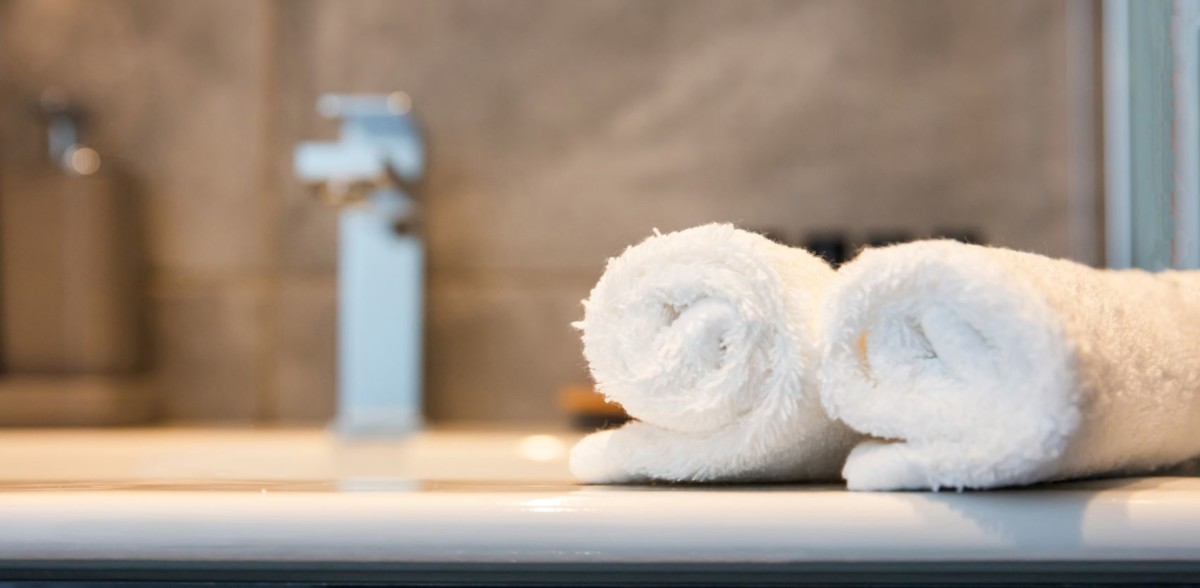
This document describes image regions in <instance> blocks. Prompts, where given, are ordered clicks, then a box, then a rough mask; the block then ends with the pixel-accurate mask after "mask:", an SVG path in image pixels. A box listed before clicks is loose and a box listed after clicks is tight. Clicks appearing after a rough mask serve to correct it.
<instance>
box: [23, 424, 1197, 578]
mask: <svg viewBox="0 0 1200 588" xmlns="http://www.w3.org/2000/svg"><path fill="white" fill-rule="evenodd" d="M531 439H532V440H531ZM572 439H573V438H572V437H571V436H530V435H527V434H522V433H503V432H496V433H486V432H473V433H468V432H461V433H433V434H427V435H423V436H421V437H417V438H414V439H412V440H410V441H409V442H407V443H402V444H398V445H397V444H374V445H371V446H358V447H347V446H342V445H339V444H337V443H333V442H331V441H330V440H328V439H327V438H326V437H325V436H324V434H322V433H319V432H313V431H292V432H258V433H254V432H202V431H164V432H109V433H83V432H73V433H62V432H58V433H50V432H47V433H43V432H30V433H2V434H0V560H8V561H12V560H58V559H61V560H79V559H85V560H94V559H101V560H103V559H114V560H126V561H133V560H141V561H153V560H166V561H201V562H203V561H327V562H537V563H551V562H577V563H578V562H583V563H587V562H710V563H711V562H737V563H768V562H792V563H794V562H847V561H851V562H853V561H859V562H889V561H976V562H978V561H1076V562H1078V561H1093V560H1109V561H1159V562H1161V561H1200V479H1197V478H1188V477H1158V478H1140V479H1124V480H1107V481H1093V482H1084V483H1073V484H1061V485H1052V486H1045V487H1040V488H1032V489H1023V490H1010V491H1002V492H976V493H963V494H958V493H945V492H943V493H937V494H933V493H876V494H866V493H850V492H846V491H845V490H843V489H842V488H840V487H833V486H768V487H716V488H710V487H649V488H636V487H630V488H606V487H581V486H577V485H574V484H572V483H571V482H570V480H569V479H568V478H567V476H566V470H565V466H564V462H563V457H564V456H563V454H562V453H561V450H562V449H564V448H565V446H566V444H567V443H569V442H570V441H571V440H572ZM556 448H557V449H556Z"/></svg>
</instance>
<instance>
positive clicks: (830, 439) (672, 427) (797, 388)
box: [571, 225, 857, 483]
mask: <svg viewBox="0 0 1200 588" xmlns="http://www.w3.org/2000/svg"><path fill="white" fill-rule="evenodd" d="M833 277H834V272H833V270H832V269H831V268H830V267H829V266H828V264H826V263H825V262H824V261H822V260H820V259H818V258H816V257H814V256H812V255H811V254H809V253H807V252H805V251H803V250H799V249H790V248H788V247H785V246H782V245H777V244H775V243H772V242H771V241H769V240H768V239H766V238H764V237H762V236H760V235H756V234H753V233H748V232H745V231H740V230H737V229H735V228H733V227H732V226H730V225H705V226H701V227H696V228H692V229H688V230H685V231H680V232H677V233H671V234H666V235H657V236H653V237H650V238H649V239H647V240H646V241H644V242H642V243H641V244H638V245H636V246H633V247H630V248H628V249H626V250H625V252H624V253H623V254H621V256H620V257H617V258H614V259H610V260H609V262H608V267H607V268H606V269H605V272H604V275H603V276H602V277H601V278H600V281H599V283H597V284H596V287H595V289H593V290H592V293H591V296H590V298H589V299H588V300H586V301H584V318H583V320H582V321H580V322H579V323H576V326H577V327H578V328H579V329H580V330H582V332H583V344H584V355H585V356H586V358H587V360H588V366H589V367H590V369H591V372H592V376H593V377H594V378H595V380H596V383H597V387H598V389H599V390H600V391H601V392H603V393H604V394H605V396H607V397H608V398H609V399H610V400H613V401H615V402H618V403H620V404H621V405H622V406H624V407H625V409H626V410H627V411H628V412H629V413H630V414H631V415H632V416H633V417H635V418H636V419H638V420H639V421H640V422H633V423H630V424H627V425H625V426H624V427H623V428H621V429H618V430H612V431H603V432H599V433H595V434H593V435H591V436H588V437H586V438H584V439H583V440H582V441H581V442H580V443H579V444H578V445H577V446H576V447H575V448H574V449H573V450H572V452H571V471H572V472H573V473H574V474H575V476H577V477H578V478H579V479H581V480H582V481H585V482H591V483H622V482H637V481H648V480H669V481H697V482H698V481H777V480H803V479H836V477H837V474H838V471H839V470H840V468H841V465H842V463H843V461H844V459H845V456H846V453H847V452H848V451H849V450H850V447H852V446H853V444H854V442H855V441H856V439H857V437H856V436H855V435H854V434H853V433H851V432H850V431H849V429H848V428H846V427H845V426H843V425H841V424H840V423H835V422H833V421H831V420H830V419H829V418H828V417H826V416H825V415H824V413H823V411H822V409H821V406H820V400H819V398H818V395H817V393H816V389H815V384H816V370H817V363H818V349H817V345H816V340H815V333H814V331H813V329H814V326H815V316H814V312H815V311H816V309H817V307H818V305H819V299H820V296H821V294H822V291H823V290H824V288H825V287H826V286H827V285H828V283H829V281H830V280H831V279H832V278H833Z"/></svg>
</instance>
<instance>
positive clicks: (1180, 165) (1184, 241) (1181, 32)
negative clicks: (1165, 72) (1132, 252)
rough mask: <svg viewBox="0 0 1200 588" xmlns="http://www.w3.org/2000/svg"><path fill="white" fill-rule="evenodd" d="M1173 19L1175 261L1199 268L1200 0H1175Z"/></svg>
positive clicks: (1187, 266)
mask: <svg viewBox="0 0 1200 588" xmlns="http://www.w3.org/2000/svg"><path fill="white" fill-rule="evenodd" d="M1174 4H1175V5H1174V13H1173V15H1172V16H1173V18H1172V19H1171V49H1172V53H1173V56H1174V62H1175V63H1174V68H1173V80H1174V83H1173V84H1172V86H1173V88H1174V91H1175V96H1174V101H1175V120H1174V137H1175V139H1174V141H1175V195H1174V207H1173V209H1174V216H1175V242H1174V251H1173V256H1174V265H1175V267H1178V268H1189V269H1194V268H1200V84H1198V79H1200V34H1198V32H1200V2H1196V1H1195V0H1175V3H1174Z"/></svg>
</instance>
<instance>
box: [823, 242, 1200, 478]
mask: <svg viewBox="0 0 1200 588" xmlns="http://www.w3.org/2000/svg"><path fill="white" fill-rule="evenodd" d="M841 274H842V275H841V277H840V279H839V281H838V283H837V285H836V286H834V287H833V288H832V289H831V291H830V293H829V296H828V297H827V300H826V305H825V309H824V311H823V313H822V324H823V327H822V329H823V333H824V337H825V345H824V349H823V359H822V368H821V379H822V382H821V398H822V402H823V404H824V405H825V407H826V408H827V410H828V411H829V413H830V415H831V416H834V417H837V418H840V419H841V420H843V421H844V422H845V423H847V424H849V425H850V426H851V427H853V428H854V429H856V430H858V431H861V432H863V433H867V434H870V435H873V436H875V437H878V438H880V439H881V440H879V441H866V442H864V443H862V444H861V445H859V446H858V447H857V448H855V449H854V451H853V452H852V453H851V454H850V456H849V458H848V461H847V463H846V466H845V469H844V471H843V475H844V476H845V478H846V480H847V482H848V484H849V486H850V488H852V489H857V490H894V489H916V488H932V489H938V488H958V489H962V488H990V487H997V486H1005V485H1013V484H1027V483H1032V482H1039V481H1045V480H1054V479H1061V478H1066V477H1078V476H1087V475H1094V474H1101V473H1115V472H1137V471H1146V470H1152V469H1155V468H1158V467H1163V466H1167V465H1171V464H1174V463H1176V462H1179V461H1181V460H1184V459H1187V458H1190V457H1193V456H1195V455H1197V454H1200V272H1195V273H1188V272H1166V273H1161V274H1149V273H1145V272H1142V271H1104V270H1095V269H1092V268H1088V267H1085V266H1082V265H1079V264H1076V263H1073V262H1069V261H1064V260H1054V259H1049V258H1045V257H1041V256H1037V255H1033V254H1028V253H1020V252H1015V251H1009V250H1002V249H993V248H985V247H979V246H973V245H964V244H960V243H953V242H948V241H930V242H918V243H910V244H906V245H899V246H895V247H888V248H883V249H877V250H868V251H866V252H865V253H863V254H862V255H861V256H859V258H858V259H856V260H855V261H854V262H852V263H851V264H849V265H847V266H845V267H843V268H842V271H841ZM885 440H886V441H885Z"/></svg>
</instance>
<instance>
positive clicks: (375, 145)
mask: <svg viewBox="0 0 1200 588" xmlns="http://www.w3.org/2000/svg"><path fill="white" fill-rule="evenodd" d="M317 111H318V112H319V113H320V114H321V116H324V117H326V118H334V119H338V120H340V121H341V132H340V134H339V136H338V140H337V141H335V142H305V143H301V144H300V145H297V146H296V150H295V159H294V165H295V170H296V175H297V176H299V177H300V178H301V179H303V180H305V181H307V182H309V183H312V184H315V185H316V187H317V194H318V195H319V196H320V197H321V199H322V200H323V201H326V202H329V203H333V204H343V203H352V202H355V201H359V200H362V199H363V198H365V197H366V195H368V194H370V193H373V192H374V191H376V190H377V189H380V188H385V187H389V186H390V187H396V188H399V189H400V190H401V191H402V192H404V193H406V194H407V195H408V196H410V197H415V196H416V194H417V192H418V189H419V185H420V182H421V179H422V177H423V175H424V172H425V142H424V140H423V138H422V136H421V130H420V128H419V126H418V125H417V122H416V118H415V117H414V116H413V114H412V99H411V98H410V97H409V96H408V94H405V93H404V92H392V93H390V94H324V95H322V96H321V97H320V99H318V101H317Z"/></svg>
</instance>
